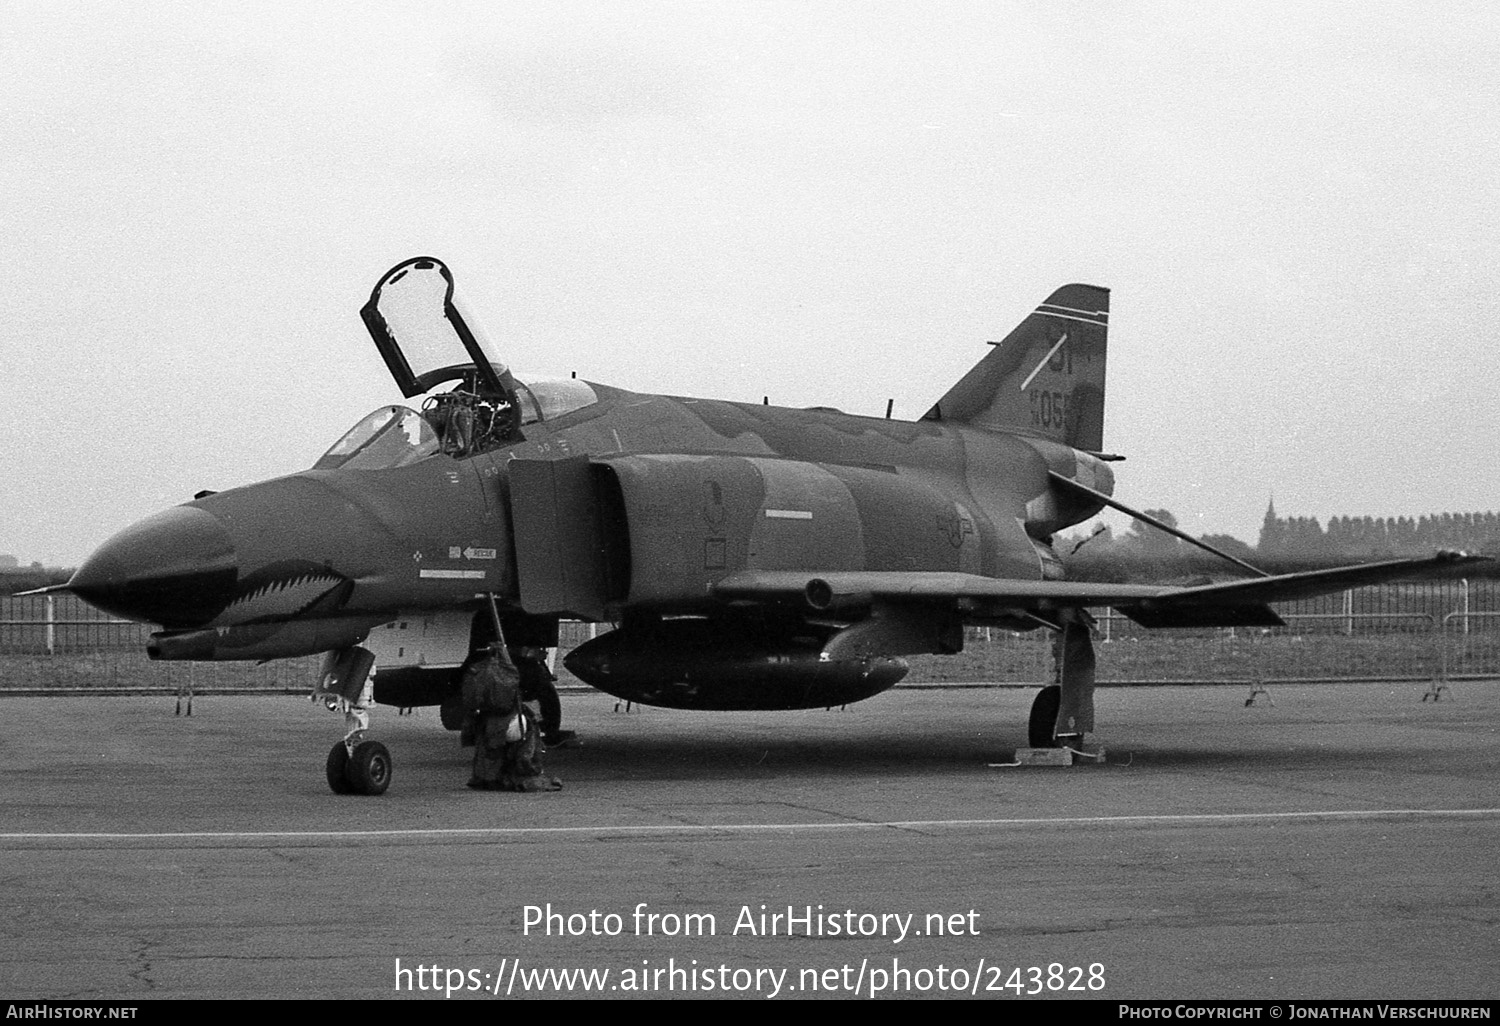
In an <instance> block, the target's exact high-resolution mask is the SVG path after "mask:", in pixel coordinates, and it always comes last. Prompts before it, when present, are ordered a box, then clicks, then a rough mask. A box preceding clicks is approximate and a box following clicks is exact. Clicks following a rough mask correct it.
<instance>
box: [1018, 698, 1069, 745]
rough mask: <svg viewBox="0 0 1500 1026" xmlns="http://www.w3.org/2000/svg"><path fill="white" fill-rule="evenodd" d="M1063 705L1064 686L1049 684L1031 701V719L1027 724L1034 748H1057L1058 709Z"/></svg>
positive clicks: (1028, 734)
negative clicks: (1055, 733) (1055, 732)
mask: <svg viewBox="0 0 1500 1026" xmlns="http://www.w3.org/2000/svg"><path fill="white" fill-rule="evenodd" d="M1061 706H1062V688H1060V687H1058V686H1057V685H1056V684H1048V685H1047V686H1046V687H1044V688H1042V690H1040V691H1038V692H1037V693H1036V698H1034V699H1032V702H1031V719H1030V720H1029V721H1028V722H1027V725H1026V739H1027V741H1029V742H1030V744H1031V747H1032V748H1056V747H1058V743H1057V737H1056V736H1055V735H1054V733H1053V732H1054V731H1055V730H1056V729H1057V710H1058V709H1059V708H1061Z"/></svg>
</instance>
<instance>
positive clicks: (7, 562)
mask: <svg viewBox="0 0 1500 1026" xmlns="http://www.w3.org/2000/svg"><path fill="white" fill-rule="evenodd" d="M20 566H21V561H20V560H19V559H17V558H16V557H15V556H0V570H17V569H19V568H20Z"/></svg>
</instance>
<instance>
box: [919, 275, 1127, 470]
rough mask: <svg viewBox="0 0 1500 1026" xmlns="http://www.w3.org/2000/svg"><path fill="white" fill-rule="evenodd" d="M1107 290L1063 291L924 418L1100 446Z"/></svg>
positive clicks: (1069, 288)
mask: <svg viewBox="0 0 1500 1026" xmlns="http://www.w3.org/2000/svg"><path fill="white" fill-rule="evenodd" d="M1108 328H1109V290H1108V289H1102V288H1099V287H1098V286H1095V285H1064V286H1063V287H1062V288H1060V289H1058V290H1057V291H1056V292H1054V293H1052V295H1050V296H1048V297H1047V301H1046V302H1045V303H1042V304H1041V305H1040V306H1038V307H1037V308H1036V309H1035V310H1033V311H1032V313H1031V316H1029V317H1027V318H1026V319H1025V320H1024V321H1022V322H1021V323H1020V324H1019V325H1017V326H1016V328H1015V330H1014V331H1012V332H1011V333H1010V334H1009V335H1007V336H1005V340H1004V341H1002V342H1000V343H999V344H998V345H996V346H995V348H994V349H993V350H991V351H990V353H989V354H988V355H986V356H985V358H984V359H983V360H980V361H979V362H978V363H977V364H975V365H974V367H973V368H972V369H971V370H970V371H969V373H967V374H965V375H964V376H963V378H962V379H961V380H960V381H959V382H958V384H956V385H954V386H953V387H952V388H950V389H949V390H948V392H947V394H946V395H944V396H943V397H942V398H941V399H939V400H938V401H937V403H936V405H934V406H933V407H932V409H930V410H928V411H927V413H926V414H925V415H924V417H923V418H922V419H924V420H941V421H947V422H958V423H961V424H970V425H973V426H974V427H982V428H989V429H990V430H992V431H1019V432H1022V433H1024V434H1030V435H1038V436H1040V437H1042V438H1049V439H1052V440H1053V441H1057V442H1062V443H1064V444H1065V445H1071V446H1073V447H1074V448H1075V449H1084V450H1087V451H1090V452H1098V451H1099V450H1101V449H1102V448H1103V447H1104V341H1105V334H1106V332H1107V331H1108Z"/></svg>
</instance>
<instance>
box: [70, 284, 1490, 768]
mask: <svg viewBox="0 0 1500 1026" xmlns="http://www.w3.org/2000/svg"><path fill="white" fill-rule="evenodd" d="M360 314H361V316H362V318H363V319H364V322H365V325H366V327H367V328H368V329H369V331H370V334H371V335H372V337H373V338H374V340H375V345H376V347H377V348H378V349H379V351H380V354H381V356H382V357H383V358H384V359H385V362H386V365H387V366H388V367H389V369H390V371H391V373H392V375H393V376H394V377H395V379H396V384H397V386H398V387H399V388H400V389H401V392H402V394H403V395H405V396H407V397H408V398H412V397H416V396H426V398H425V400H424V401H423V402H422V404H421V409H420V410H416V409H411V408H409V407H406V406H401V405H391V406H383V407H381V408H380V409H378V410H376V411H375V412H374V413H372V414H370V415H369V416H368V417H366V418H364V419H363V420H361V421H360V422H359V423H358V424H356V425H355V426H354V427H353V428H352V429H350V431H349V432H348V433H347V434H345V435H344V436H343V437H342V438H340V439H339V440H338V441H337V442H336V443H335V444H334V445H333V447H332V448H331V449H329V450H328V452H327V453H326V454H325V455H324V456H323V457H322V458H321V459H319V460H318V461H317V463H315V464H314V465H313V466H312V467H311V468H310V469H308V470H304V471H302V472H300V473H296V474H291V475H289V476H286V477H281V478H276V479H274V480H271V481H266V482H262V483H260V484H253V485H249V486H246V487H242V488H234V489H231V490H228V491H223V492H217V493H209V492H204V493H200V494H199V495H198V496H197V497H196V498H195V499H194V500H193V501H191V502H188V503H185V504H183V505H180V506H176V507H174V508H172V509H169V510H166V511H165V512H162V513H158V514H156V515H154V516H151V517H148V518H146V519H145V520H142V521H140V522H139V523H137V524H135V525H133V526H131V527H128V528H126V529H125V530H124V531H122V532H120V533H119V534H117V535H115V536H114V537H113V538H111V539H109V540H108V541H107V542H105V544H104V545H103V546H102V547H101V548H100V549H99V550H98V551H97V552H95V553H94V554H93V555H92V556H90V557H89V559H88V560H87V561H86V562H85V563H84V564H83V565H82V566H81V567H79V569H78V571H77V572H76V573H75V574H74V575H73V577H72V579H71V580H70V581H69V582H68V583H67V585H65V586H64V587H66V588H67V589H69V590H71V591H72V592H74V593H76V594H77V595H79V596H81V597H82V598H84V599H86V600H87V601H88V602H90V603H92V604H94V605H95V606H98V607H100V608H101V609H104V610H107V611H109V612H112V613H116V614H119V615H122V616H126V617H129V618H132V619H135V620H141V621H145V622H148V623H153V624H159V625H160V627H161V630H160V631H159V632H157V633H154V634H153V635H152V640H151V643H150V646H149V652H150V654H151V656H152V657H153V658H157V659H186V660H266V659H275V658H283V657H293V656H307V655H312V654H316V653H327V655H326V658H325V672H324V677H323V683H322V685H321V686H322V687H323V688H324V689H325V691H326V692H328V693H336V694H339V695H342V696H343V697H344V699H345V701H346V702H349V703H352V702H355V701H356V700H357V699H358V697H359V695H360V693H361V691H362V689H363V688H364V687H365V686H366V683H367V681H368V679H369V678H370V677H371V675H373V696H374V700H375V701H377V702H379V703H383V704H389V705H397V706H415V705H441V706H442V707H443V713H444V715H443V720H444V723H445V725H447V726H449V727H450V728H451V727H454V726H455V725H456V721H457V719H458V718H460V717H461V715H462V710H461V708H459V691H460V688H459V677H460V673H461V667H462V666H463V664H464V663H465V661H466V660H468V659H469V658H471V656H473V655H475V654H476V653H478V652H480V651H483V650H487V649H488V648H489V647H490V646H492V645H494V644H496V643H497V639H498V640H499V641H501V642H503V643H504V644H509V645H542V646H548V645H555V644H556V639H557V624H558V620H559V618H574V619H581V620H588V621H595V622H600V623H605V622H607V623H610V624H614V625H616V626H614V628H613V629H611V630H609V631H608V633H605V634H602V635H600V636H598V637H597V638H596V639H594V640H591V641H589V642H587V643H585V644H583V645H581V646H579V647H578V648H576V649H574V650H573V652H572V653H571V654H570V655H568V656H567V658H566V665H567V666H568V668H569V669H570V670H571V671H572V672H573V673H574V674H576V675H577V676H578V677H580V678H581V679H583V680H584V681H586V682H588V683H589V684H591V685H593V686H595V687H597V688H600V689H602V690H604V691H606V692H609V693H610V694H612V695H616V696H619V697H621V698H625V699H629V700H631V701H636V702H643V703H648V704H653V705H661V706H668V707H671V708H677V709H802V708H816V707H820V706H832V705H842V704H846V703H849V702H856V701H859V700H861V699H865V698H869V697H870V696H872V695H875V694H877V693H879V692H881V691H884V690H885V689H887V688H889V687H891V686H892V685H894V684H895V683H896V682H897V681H899V680H900V679H901V678H902V676H903V675H904V674H905V673H906V670H907V666H906V663H905V662H904V661H903V659H902V658H901V657H902V656H905V655H911V654H915V653H954V652H957V651H959V650H960V649H961V648H962V646H963V637H964V627H965V626H967V625H976V624H982V625H991V626H997V627H1003V628H1010V629H1023V630H1024V629H1047V630H1052V631H1057V632H1060V633H1061V634H1062V644H1061V646H1060V648H1061V650H1062V651H1063V652H1064V653H1065V655H1067V659H1066V660H1065V663H1064V666H1063V667H1062V672H1061V683H1060V685H1052V686H1049V687H1046V688H1044V689H1043V690H1042V691H1041V692H1040V693H1039V695H1038V696H1037V699H1036V702H1035V704H1034V705H1033V709H1032V714H1031V718H1030V724H1029V740H1030V742H1031V744H1032V745H1033V746H1049V745H1056V744H1076V743H1077V742H1078V740H1079V739H1080V738H1081V736H1082V735H1083V734H1084V733H1085V732H1089V731H1092V730H1093V728H1094V723H1093V694H1092V692H1093V652H1092V648H1091V644H1092V642H1091V641H1090V640H1089V633H1088V620H1087V617H1086V616H1085V615H1083V614H1082V610H1084V609H1085V608H1087V607H1113V608H1114V609H1116V610H1118V611H1119V612H1121V613H1123V614H1124V615H1126V616H1128V617H1130V618H1131V619H1133V620H1136V621H1137V622H1139V623H1141V624H1144V625H1146V626H1148V627H1203V626H1235V625H1251V626H1261V625H1276V624H1280V623H1281V622H1282V621H1281V620H1280V618H1279V617H1278V616H1277V614H1276V612H1275V611H1274V610H1272V608H1271V607H1270V605H1269V603H1271V602H1274V601H1280V600H1286V599H1292V598H1298V597H1302V596H1307V595H1313V594H1319V593H1324V592H1332V591H1339V590H1343V589H1345V588H1350V587H1354V586H1357V585H1362V584H1370V583H1375V582H1380V581H1389V580H1393V579H1397V578H1405V577H1417V576H1422V575H1425V574H1429V573H1434V572H1438V571H1442V570H1446V569H1450V568H1452V567H1454V566H1456V565H1458V564H1459V563H1461V562H1464V561H1466V560H1468V559H1470V558H1472V557H1467V556H1463V555H1460V554H1453V553H1447V554H1439V555H1437V556H1435V557H1433V558H1431V559H1414V560H1399V561H1392V562H1384V563H1376V564H1366V565H1361V566H1351V567H1343V568H1339V569H1333V570H1320V571H1314V572H1307V573H1297V574H1288V575H1283V576H1268V575H1265V574H1262V573H1261V572H1260V571H1258V570H1256V569H1255V568H1254V567H1251V566H1249V565H1248V564H1244V563H1241V564H1240V565H1241V567H1242V568H1243V569H1244V570H1245V571H1246V572H1248V573H1251V574H1253V575H1257V576H1252V577H1250V578H1249V579H1240V580H1233V581H1230V582H1228V583H1216V584H1205V585H1201V586H1195V587H1168V586H1157V585H1141V584H1134V585H1132V584H1096V583H1084V582H1074V581H1068V580H1064V579H1062V578H1063V572H1062V564H1061V562H1060V560H1059V559H1058V557H1057V555H1056V554H1055V553H1054V551H1053V549H1052V544H1051V542H1052V538H1053V536H1054V534H1055V533H1056V532H1058V531H1059V530H1061V529H1063V528H1066V527H1069V526H1071V525H1074V524H1078V523H1080V522H1082V521H1084V520H1086V519H1088V518H1089V517H1092V516H1094V515H1095V514H1097V513H1098V512H1100V510H1102V509H1103V508H1104V507H1105V506H1111V507H1114V508H1117V509H1120V510H1123V511H1124V512H1127V513H1129V514H1131V515H1132V516H1137V517H1140V518H1142V519H1145V520H1148V521H1149V520H1150V518H1149V517H1146V516H1145V515H1144V514H1141V513H1137V512H1136V511H1134V510H1131V509H1129V508H1128V507H1126V506H1124V505H1123V504H1122V503H1119V502H1118V501H1116V500H1115V499H1113V498H1112V497H1111V493H1112V492H1113V485H1114V474H1113V472H1112V470H1111V468H1110V466H1109V463H1110V462H1111V461H1112V460H1113V459H1116V458H1118V457H1112V456H1110V455H1108V454H1107V453H1106V452H1104V450H1103V427H1104V365H1105V335H1106V330H1107V324H1108V319H1109V293H1108V291H1107V290H1105V289H1102V288H1096V287H1094V286H1089V285H1065V286H1063V287H1062V288H1060V289H1058V290H1057V291H1055V292H1053V293H1052V295H1050V296H1048V297H1047V300H1046V302H1044V303H1042V304H1041V305H1040V306H1038V307H1037V308H1036V309H1035V310H1034V311H1033V312H1032V313H1031V314H1030V315H1029V316H1028V317H1027V318H1026V319H1025V320H1023V321H1022V322H1021V323H1020V325H1019V326H1018V327H1016V328H1015V330H1014V331H1012V332H1011V333H1010V334H1009V335H1007V336H1006V337H1005V339H1004V340H1003V341H1002V342H1000V343H999V344H998V345H996V346H995V347H994V348H993V349H992V350H990V351H989V352H988V353H987V354H986V355H985V357H984V358H983V359H982V360H980V361H979V362H978V363H977V364H976V365H975V366H974V367H973V369H971V370H970V371H969V372H968V373H967V374H965V375H964V376H963V378H962V379H960V380H959V382H958V383H957V384H955V385H954V386H953V387H952V388H951V389H949V390H948V392H947V394H945V395H944V396H942V398H940V399H939V400H938V401H937V402H936V403H934V404H933V406H932V408H931V409H930V410H928V411H927V413H926V414H924V415H923V416H922V417H921V419H919V420H916V421H912V422H906V421H900V420H892V419H889V416H888V417H887V418H886V419H879V418H873V417H859V416H851V415H848V414H844V413H840V412H838V411H837V410H832V409H822V408H814V409H783V408H778V407H773V406H769V405H753V404H745V403H733V402H721V401H717V400H710V399H685V398H677V397H672V396H663V395H646V394H641V393H636V392H628V391H625V390H623V389H619V388H610V387H607V386H605V385H600V384H593V383H588V382H584V381H581V380H576V379H572V378H568V379H561V380H550V379H547V380H544V379H538V378H532V379H529V380H522V378H521V377H518V376H516V375H514V374H512V373H511V372H510V370H509V369H508V368H507V366H506V365H505V364H504V363H503V362H501V360H500V359H498V356H497V354H496V353H495V352H494V349H493V347H492V346H491V345H490V343H488V342H487V341H486V340H485V339H484V337H483V335H482V334H481V333H480V332H479V330H478V325H477V324H476V323H475V322H474V320H473V318H472V317H470V316H468V315H466V314H465V312H464V310H463V308H462V306H461V305H460V304H459V302H458V301H457V300H456V299H455V295H454V288H453V276H452V275H451V274H450V273H449V271H448V268H447V267H445V266H444V265H443V264H442V263H441V262H439V261H437V260H434V259H431V258H418V259H413V260H408V261H406V262H405V263H402V264H400V265H398V266H397V267H395V268H394V269H392V270H391V271H390V272H388V273H387V274H386V275H385V276H384V277H383V278H381V280H380V282H379V283H378V284H377V285H376V287H375V290H374V292H373V293H372V295H371V297H370V301H369V303H368V304H366V306H365V307H364V308H363V309H362V310H361V311H360ZM887 412H888V413H889V411H887ZM1158 526H1162V527H1164V528H1165V527H1166V526H1167V525H1161V524H1158ZM1168 529H1170V528H1168ZM1182 537H1184V538H1186V536H1185V535H1183V536H1182ZM1187 540H1189V541H1194V540H1193V539H1191V538H1188V539H1187ZM1194 544H1201V543H1198V542H1196V541H1194ZM1220 554H1221V555H1224V556H1225V558H1227V559H1231V560H1233V557H1231V556H1228V555H1227V554H1224V553H1220ZM1234 561H1235V562H1239V561H1238V560H1234ZM362 726H363V724H360V727H362ZM341 745H342V746H343V747H344V752H343V753H342V755H341V754H340V752H339V748H340V746H341ZM335 766H337V767H338V770H337V771H336V770H335V769H333V768H331V769H330V784H331V785H332V786H333V787H334V789H335V790H339V791H349V790H354V791H362V792H365V793H380V792H381V791H383V790H384V789H385V787H386V785H387V783H388V782H389V780H390V770H391V762H390V755H389V753H388V752H387V751H386V749H385V747H384V746H383V745H381V744H380V743H379V742H376V741H370V740H367V739H365V737H364V732H363V730H362V729H352V730H351V731H350V733H349V736H347V737H346V738H345V740H344V741H342V742H340V743H339V745H335V748H334V751H333V753H331V755H330V767H335Z"/></svg>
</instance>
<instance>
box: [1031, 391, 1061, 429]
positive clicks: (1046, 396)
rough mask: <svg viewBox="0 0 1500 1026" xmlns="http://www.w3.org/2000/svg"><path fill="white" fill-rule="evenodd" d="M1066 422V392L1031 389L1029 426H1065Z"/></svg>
mask: <svg viewBox="0 0 1500 1026" xmlns="http://www.w3.org/2000/svg"><path fill="white" fill-rule="evenodd" d="M1067 423H1068V394H1067V393H1066V392H1049V391H1047V390H1046V389H1043V388H1033V389H1032V390H1031V426H1032V427H1043V428H1060V427H1066V426H1067Z"/></svg>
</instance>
